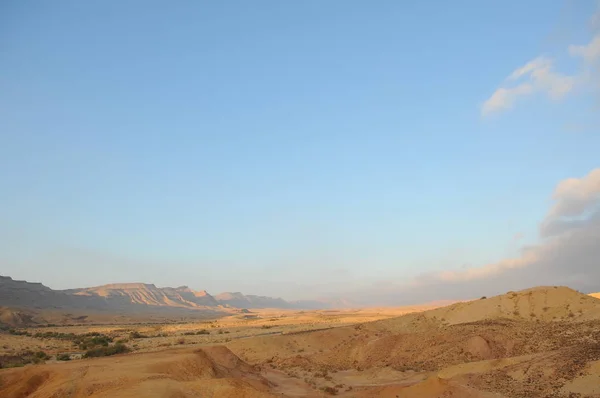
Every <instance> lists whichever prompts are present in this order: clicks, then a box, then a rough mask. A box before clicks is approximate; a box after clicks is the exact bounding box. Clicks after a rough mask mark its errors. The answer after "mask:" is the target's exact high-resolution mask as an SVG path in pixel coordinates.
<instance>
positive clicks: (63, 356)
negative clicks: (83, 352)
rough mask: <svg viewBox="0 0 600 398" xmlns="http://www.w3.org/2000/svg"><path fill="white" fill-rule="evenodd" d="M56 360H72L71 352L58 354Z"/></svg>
mask: <svg viewBox="0 0 600 398" xmlns="http://www.w3.org/2000/svg"><path fill="white" fill-rule="evenodd" d="M56 360H57V361H70V360H71V355H69V354H65V353H63V354H58V355H56Z"/></svg>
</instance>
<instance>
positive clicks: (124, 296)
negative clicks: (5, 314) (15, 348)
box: [0, 276, 328, 311]
mask: <svg viewBox="0 0 600 398" xmlns="http://www.w3.org/2000/svg"><path fill="white" fill-rule="evenodd" d="M0 306H8V307H21V308H59V309H69V308H72V309H90V310H108V311H111V310H115V311H146V310H160V311H164V310H170V309H172V310H176V309H179V310H202V309H204V310H211V311H218V310H219V307H221V309H222V306H228V307H235V308H297V309H309V308H326V307H328V305H327V304H326V303H324V302H318V301H314V302H313V301H298V302H288V301H285V300H283V299H281V298H272V297H265V296H255V295H244V294H242V293H239V292H236V293H222V294H219V295H217V296H215V297H213V296H212V295H210V294H209V293H208V292H206V291H205V290H201V291H194V290H192V289H190V288H189V287H187V286H179V287H175V288H173V287H162V288H160V287H156V286H155V285H153V284H147V283H113V284H109V285H103V286H96V287H88V288H81V289H69V290H52V289H50V288H49V287H47V286H44V285H42V284H41V283H31V282H26V281H17V280H13V279H12V278H10V277H6V276H0Z"/></svg>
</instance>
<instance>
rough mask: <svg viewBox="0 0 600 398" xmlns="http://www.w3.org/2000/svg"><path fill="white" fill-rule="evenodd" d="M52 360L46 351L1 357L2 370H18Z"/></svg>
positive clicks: (0, 365) (25, 352)
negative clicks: (18, 368)
mask: <svg viewBox="0 0 600 398" xmlns="http://www.w3.org/2000/svg"><path fill="white" fill-rule="evenodd" d="M48 359H50V356H49V355H48V354H46V353H45V352H44V351H37V352H32V351H23V352H21V353H19V354H13V355H0V369H2V368H17V367H21V366H25V365H28V364H39V363H44V361H47V360H48Z"/></svg>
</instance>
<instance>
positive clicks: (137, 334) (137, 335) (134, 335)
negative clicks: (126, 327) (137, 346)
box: [129, 330, 148, 340]
mask: <svg viewBox="0 0 600 398" xmlns="http://www.w3.org/2000/svg"><path fill="white" fill-rule="evenodd" d="M129 338H130V339H132V340H133V339H147V338H148V336H146V335H143V334H141V333H140V332H138V331H137V330H136V331H133V332H131V333H129Z"/></svg>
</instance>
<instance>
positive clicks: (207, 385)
mask: <svg viewBox="0 0 600 398" xmlns="http://www.w3.org/2000/svg"><path fill="white" fill-rule="evenodd" d="M597 297H598V295H597V294H591V295H588V294H583V293H580V292H578V291H575V290H572V289H569V288H567V287H561V286H547V287H536V288H532V289H528V290H524V291H518V292H507V293H505V294H502V295H499V296H495V297H481V298H478V299H476V300H472V301H465V302H456V303H453V304H448V303H434V304H428V305H421V306H411V307H395V308H370V309H358V310H351V309H344V310H292V309H286V310H282V309H256V310H254V309H253V310H248V309H242V310H240V309H230V310H229V311H230V313H228V314H226V315H224V316H219V317H216V318H214V319H212V318H206V319H196V320H194V319H176V318H173V319H166V318H164V319H156V318H152V319H150V318H148V317H147V316H145V315H143V316H139V317H135V316H131V317H129V318H127V317H113V318H111V317H108V316H106V315H103V316H100V315H99V316H97V318H95V317H94V316H88V317H87V318H86V322H87V323H86V324H81V323H80V324H69V325H59V324H50V325H35V326H28V325H26V322H25V324H23V322H24V320H26V319H30V317H31V314H29V315H28V313H27V312H26V311H18V310H14V309H9V308H4V309H3V310H2V312H1V319H2V322H3V323H4V325H9V324H10V325H9V328H7V327H6V326H5V327H4V329H5V330H3V331H2V334H0V349H1V351H0V360H1V361H2V362H1V364H2V367H3V369H0V396H2V397H7V398H20V397H34V398H41V397H55V398H58V397H172V398H174V397H231V398H234V397H235V398H237V397H326V396H340V397H357V398H358V397H390V398H397V397H400V398H409V397H415V398H416V397H473V398H476V397H478V398H479V397H481V398H487V397H498V398H500V397H568V398H573V397H600V299H598V298H597ZM116 321H119V322H116ZM20 322H21V323H22V324H20V325H19V323H20ZM117 347H118V348H117Z"/></svg>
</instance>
